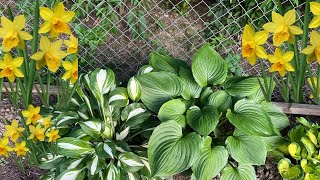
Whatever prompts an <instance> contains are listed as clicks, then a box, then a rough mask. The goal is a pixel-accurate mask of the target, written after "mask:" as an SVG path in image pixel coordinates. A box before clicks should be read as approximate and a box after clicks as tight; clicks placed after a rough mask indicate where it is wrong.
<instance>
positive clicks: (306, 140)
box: [301, 137, 316, 156]
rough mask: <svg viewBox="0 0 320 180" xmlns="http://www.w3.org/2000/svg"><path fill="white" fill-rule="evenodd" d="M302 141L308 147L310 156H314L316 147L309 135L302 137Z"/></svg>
mask: <svg viewBox="0 0 320 180" xmlns="http://www.w3.org/2000/svg"><path fill="white" fill-rule="evenodd" d="M301 142H302V144H303V145H304V147H305V148H306V149H307V151H308V154H309V155H310V156H312V155H313V154H314V153H315V152H316V147H315V146H314V144H313V143H312V141H310V139H309V138H308V137H302V138H301Z"/></svg>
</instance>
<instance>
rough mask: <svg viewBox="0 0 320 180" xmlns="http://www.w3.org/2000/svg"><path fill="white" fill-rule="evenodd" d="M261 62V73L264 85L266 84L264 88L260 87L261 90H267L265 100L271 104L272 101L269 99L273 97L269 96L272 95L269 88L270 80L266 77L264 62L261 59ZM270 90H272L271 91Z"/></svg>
mask: <svg viewBox="0 0 320 180" xmlns="http://www.w3.org/2000/svg"><path fill="white" fill-rule="evenodd" d="M259 62H260V68H261V73H262V78H263V83H264V87H263V86H260V88H261V89H262V88H263V89H265V90H264V91H265V94H264V96H265V99H266V101H268V102H270V101H271V99H269V97H271V95H269V93H270V89H271V87H269V85H268V80H267V76H266V73H265V68H264V66H263V61H262V60H261V59H259ZM269 88H270V89H269Z"/></svg>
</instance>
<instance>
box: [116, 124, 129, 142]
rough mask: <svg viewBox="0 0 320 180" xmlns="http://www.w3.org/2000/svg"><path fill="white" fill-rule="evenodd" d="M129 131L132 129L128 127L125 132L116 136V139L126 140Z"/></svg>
mask: <svg viewBox="0 0 320 180" xmlns="http://www.w3.org/2000/svg"><path fill="white" fill-rule="evenodd" d="M129 131H130V127H126V128H125V129H124V130H123V131H121V132H120V133H117V134H116V139H117V140H118V141H122V140H124V138H126V137H127V135H128V134H129Z"/></svg>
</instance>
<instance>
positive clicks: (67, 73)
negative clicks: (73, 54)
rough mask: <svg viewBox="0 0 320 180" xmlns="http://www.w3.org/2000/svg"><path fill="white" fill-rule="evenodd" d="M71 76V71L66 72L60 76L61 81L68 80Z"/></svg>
mask: <svg viewBox="0 0 320 180" xmlns="http://www.w3.org/2000/svg"><path fill="white" fill-rule="evenodd" d="M71 74H72V73H71V71H67V72H66V73H64V75H63V76H62V79H63V80H67V79H70V77H71Z"/></svg>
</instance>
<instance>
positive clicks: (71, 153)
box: [57, 137, 94, 158]
mask: <svg viewBox="0 0 320 180" xmlns="http://www.w3.org/2000/svg"><path fill="white" fill-rule="evenodd" d="M57 144H58V152H59V153H60V154H62V155H64V156H68V157H75V158H79V157H82V156H85V155H87V154H90V153H92V152H94V149H93V148H92V147H91V145H90V143H89V142H87V141H82V140H80V139H77V138H73V137H66V138H61V139H58V140H57Z"/></svg>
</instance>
